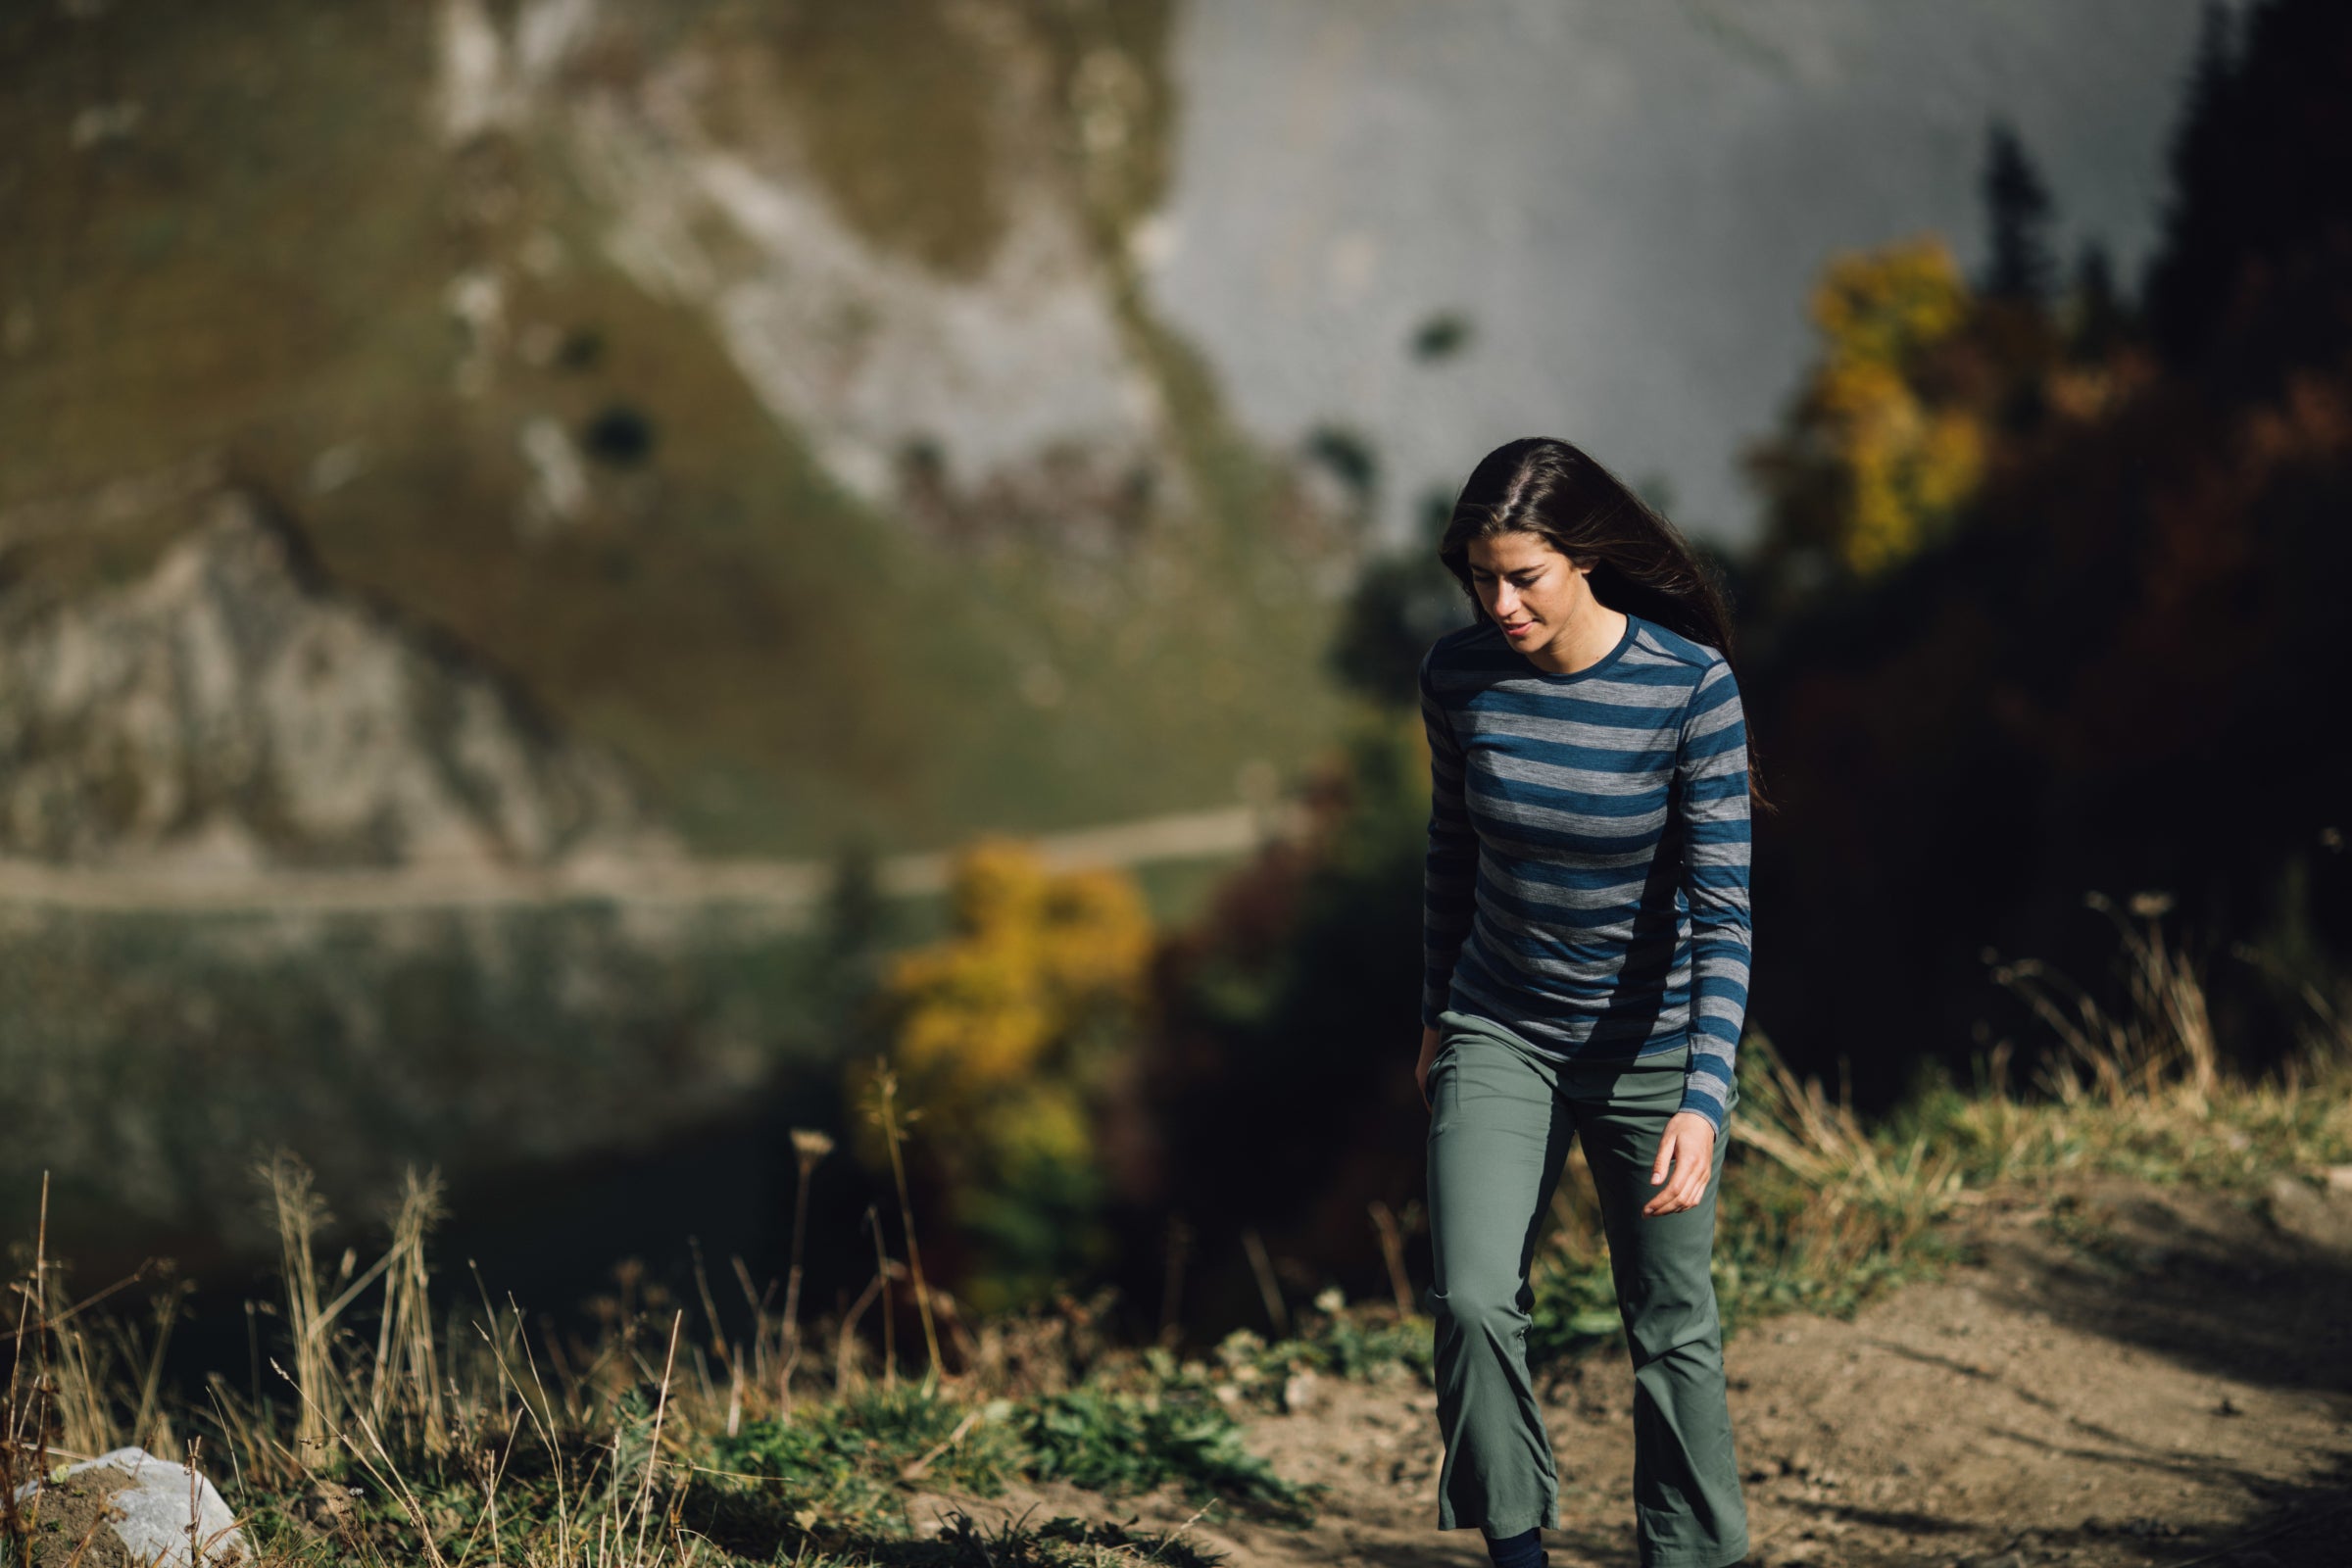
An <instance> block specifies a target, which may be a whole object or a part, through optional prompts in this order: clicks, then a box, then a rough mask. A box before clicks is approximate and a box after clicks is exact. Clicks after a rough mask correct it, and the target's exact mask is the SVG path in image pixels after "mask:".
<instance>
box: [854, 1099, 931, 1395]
mask: <svg viewBox="0 0 2352 1568" xmlns="http://www.w3.org/2000/svg"><path fill="white" fill-rule="evenodd" d="M869 1114H870V1115H872V1117H873V1119H874V1120H875V1121H876V1122H878V1123H879V1124H880V1125H881V1128H882V1141H883V1142H884V1143H885V1144H887V1145H888V1146H889V1147H890V1174H891V1178H892V1180H894V1181H895V1182H897V1183H898V1188H899V1221H900V1225H901V1228H902V1229H904V1230H905V1231H906V1233H907V1273H909V1274H910V1275H912V1276H913V1285H914V1306H915V1310H916V1312H917V1313H919V1314H920V1315H921V1317H922V1320H923V1346H924V1348H925V1349H927V1350H928V1351H929V1352H930V1354H931V1369H930V1371H928V1372H926V1373H924V1374H923V1392H924V1393H926V1394H928V1393H930V1392H931V1391H932V1390H933V1389H934V1388H936V1387H937V1386H938V1385H939V1382H940V1380H941V1378H942V1376H943V1375H944V1372H943V1369H942V1368H941V1366H940V1360H939V1329H938V1327H937V1326H936V1325H935V1324H934V1323H933V1322H932V1321H931V1292H930V1290H929V1288H928V1287H926V1286H925V1284H924V1283H923V1251H922V1249H921V1248H920V1247H919V1246H917V1245H916V1244H915V1239H914V1203H913V1202H912V1201H911V1200H909V1199H908V1198H907V1162H906V1159H905V1158H904V1157H903V1156H902V1154H901V1153H900V1151H899V1143H900V1140H901V1139H902V1138H904V1137H905V1128H906V1127H907V1126H911V1125H913V1123H914V1121H915V1119H916V1118H917V1117H919V1116H920V1115H922V1112H921V1111H920V1110H915V1109H907V1110H902V1109H901V1108H900V1107H899V1075H898V1074H897V1073H896V1072H893V1071H892V1070H891V1068H890V1064H889V1062H888V1061H887V1060H886V1059H884V1058H883V1057H881V1056H876V1057H875V1058H874V1103H873V1105H872V1107H871V1109H870V1111H869ZM875 1234H876V1239H877V1241H878V1240H879V1238H880V1232H879V1231H877V1232H876V1233H875ZM889 1299H890V1298H889V1295H888V1293H887V1291H886V1292H885V1294H884V1296H883V1300H884V1302H885V1303H887V1302H888V1301H889ZM882 1322H883V1328H884V1332H885V1333H887V1332H888V1330H889V1324H890V1315H889V1312H888V1310H887V1305H886V1307H885V1310H884V1313H883V1318H882ZM886 1365H887V1363H886Z"/></svg>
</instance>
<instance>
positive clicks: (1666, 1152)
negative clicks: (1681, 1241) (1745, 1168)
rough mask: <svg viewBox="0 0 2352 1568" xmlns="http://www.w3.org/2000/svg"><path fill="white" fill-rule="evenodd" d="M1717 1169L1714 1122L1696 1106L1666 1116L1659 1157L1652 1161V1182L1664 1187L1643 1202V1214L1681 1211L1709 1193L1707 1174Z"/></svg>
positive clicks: (1653, 1184)
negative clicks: (1692, 1108) (1702, 1114)
mask: <svg viewBox="0 0 2352 1568" xmlns="http://www.w3.org/2000/svg"><path fill="white" fill-rule="evenodd" d="M1714 1170H1715V1124H1714V1123H1713V1122H1711V1121H1709V1120H1707V1118H1706V1117H1704V1116H1701V1115H1700V1114H1699V1113H1698V1112H1697V1111H1695V1110H1678V1111H1676V1112H1675V1113H1674V1114H1673V1115H1672V1116H1670V1117H1668V1118H1667V1121H1666V1132H1665V1134H1664V1136H1662V1137H1660V1138H1659V1140H1658V1157H1657V1158H1656V1159H1655V1160H1653V1161H1651V1162H1650V1167H1649V1185H1650V1186H1652V1187H1656V1186H1659V1185H1660V1184H1661V1183H1663V1184H1664V1188H1665V1190H1664V1191H1663V1192H1660V1193H1659V1194H1658V1195H1657V1196H1656V1197H1654V1198H1652V1199H1651V1200H1650V1201H1648V1202H1646V1203H1644V1204H1642V1213H1643V1214H1644V1215H1653V1216H1654V1215H1658V1214H1679V1213H1681V1212H1682V1211H1683V1210H1684V1209H1686V1208H1690V1207H1691V1206H1693V1205H1694V1204H1696V1203H1697V1202H1698V1201H1699V1200H1700V1199H1701V1198H1704V1197H1705V1196H1706V1194H1707V1178H1708V1177H1709V1176H1711V1175H1713V1174H1714Z"/></svg>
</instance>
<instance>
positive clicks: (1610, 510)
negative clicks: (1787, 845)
mask: <svg viewBox="0 0 2352 1568" xmlns="http://www.w3.org/2000/svg"><path fill="white" fill-rule="evenodd" d="M1502 533H1532V534H1534V535H1535V536H1536V537H1537V538H1539V539H1542V540H1543V541H1544V543H1545V544H1547V545H1549V546H1551V548H1552V549H1554V550H1556V551H1558V552H1559V553H1560V554H1561V555H1563V556H1566V557H1568V558H1569V559H1570V560H1571V561H1574V562H1576V563H1577V564H1579V565H1583V564H1587V563H1590V564H1591V565H1592V568H1593V575H1592V577H1591V579H1590V580H1591V582H1592V586H1593V598H1595V599H1597V600H1599V601H1600V602H1601V603H1602V604H1604V605H1606V606H1608V608H1609V609H1611V610H1616V611H1622V612H1624V613H1627V614H1630V615H1639V616H1641V617H1642V619H1643V620H1647V621H1654V622H1655V623H1657V624H1658V625H1660V626H1663V627H1665V628H1666V629H1667V630H1668V631H1671V632H1674V633H1676V634H1678V635H1680V636H1683V637H1688V638H1689V639H1691V641H1692V642H1694V643H1703V644H1705V645H1706V646H1707V647H1709V648H1712V649H1714V650H1715V651H1716V652H1717V653H1719V654H1721V655H1723V658H1724V662H1726V663H1731V662H1732V660H1733V654H1732V612H1731V606H1730V605H1729V604H1728V603H1727V602H1726V601H1725V599H1724V594H1723V584H1722V583H1721V582H1720V581H1719V580H1718V579H1717V577H1716V574H1715V573H1714V571H1712V570H1711V569H1709V568H1708V566H1707V565H1706V564H1704V563H1703V562H1701V561H1700V560H1699V557H1698V554H1697V553H1696V552H1695V551H1693V550H1692V549H1691V542H1690V541H1689V540H1688V539H1685V538H1684V537H1683V534H1682V530H1681V529H1679V528H1677V527H1676V526H1675V525H1674V524H1673V523H1671V522H1669V521H1668V520H1667V519H1666V517H1665V515H1664V514H1662V513H1660V512H1659V511H1658V510H1657V509H1656V508H1654V507H1652V506H1650V505H1649V503H1648V502H1646V501H1643V500H1642V498H1641V497H1640V496H1638V495H1636V494H1634V492H1633V491H1632V490H1631V489H1629V488H1628V487H1627V486H1626V484H1625V483H1624V481H1622V480H1620V479H1619V478H1618V477H1617V476H1616V475H1615V474H1613V473H1611V472H1610V471H1609V470H1608V469H1606V468H1604V467H1602V466H1600V465H1599V464H1598V463H1596V462H1594V461H1593V458H1592V457H1591V456H1590V455H1589V454H1588V453H1586V452H1585V451H1584V450H1583V449H1582V448H1580V447H1578V446H1576V445H1574V444H1573V443H1570V442H1567V441H1562V440H1559V439H1557V438H1556V437H1552V436H1526V437H1523V438H1522V439H1520V440H1517V441H1507V442H1505V443H1503V444H1502V445H1501V446H1498V447H1496V448H1495V450H1494V451H1492V452H1490V453H1488V454H1487V455H1486V456H1485V457H1484V458H1481V459H1480V460H1479V463H1478V466H1477V467H1475V468H1473V469H1471V470H1470V477H1469V479H1468V480H1467V481H1465V482H1464V484H1463V485H1462V493H1461V494H1460V495H1459V496H1458V497H1456V498H1455V500H1454V503H1453V513H1452V515H1450V516H1449V517H1447V518H1446V531H1445V533H1444V534H1443V535H1442V536H1441V537H1440V538H1439V540H1438V559H1439V560H1440V561H1442V562H1444V563H1445V564H1446V570H1447V571H1450V572H1452V573H1453V576H1454V580H1455V581H1457V582H1459V583H1460V584H1461V585H1462V593H1463V594H1464V595H1465V596H1466V597H1467V598H1468V599H1469V601H1470V610H1471V613H1472V614H1473V615H1474V616H1476V617H1477V618H1479V619H1481V620H1491V619H1492V618H1493V617H1492V616H1490V615H1488V614H1487V607H1486V605H1485V604H1484V603H1482V602H1481V601H1480V599H1479V597H1478V589H1477V587H1476V585H1475V584H1473V583H1472V582H1471V580H1470V544H1471V541H1472V540H1475V539H1491V538H1493V537H1495V535H1496V534H1502ZM1737 673H1738V666H1737V665H1736V664H1735V665H1734V674H1735V675H1736V674H1737ZM1748 739H1749V745H1748V763H1747V793H1748V804H1749V805H1750V806H1751V807H1752V808H1754V809H1760V810H1767V811H1769V810H1772V809H1775V808H1774V806H1773V803H1772V802H1771V801H1770V800H1768V799H1767V798H1766V797H1765V794H1764V786H1763V780H1762V778H1761V777H1760V776H1759V774H1758V773H1757V770H1756V757H1755V745H1754V736H1753V734H1752V733H1751V734H1750V736H1749V737H1748Z"/></svg>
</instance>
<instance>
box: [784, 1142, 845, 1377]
mask: <svg viewBox="0 0 2352 1568" xmlns="http://www.w3.org/2000/svg"><path fill="white" fill-rule="evenodd" d="M792 1152H793V1153H794V1154H795V1155H796V1156H798V1158H799V1160H800V1166H801V1182H800V1186H799V1188H798V1189H797V1190H796V1191H795V1192H794V1194H793V1199H792V1269H791V1272H790V1273H789V1274H787V1275H786V1276H785V1284H784V1349H783V1366H782V1368H781V1370H780V1371H779V1372H778V1373H777V1375H776V1397H777V1399H778V1400H779V1401H781V1402H782V1404H783V1405H784V1406H785V1408H787V1409H790V1408H791V1406H792V1363H793V1362H794V1361H796V1360H798V1359H799V1358H800V1352H801V1256H802V1247H803V1242H804V1239H805V1238H806V1236H807V1234H808V1230H809V1179H810V1178H811V1177H813V1176H814V1175H815V1174H816V1167H817V1165H818V1163H819V1162H820V1161H822V1160H823V1159H824V1157H825V1156H826V1155H827V1154H830V1153H831V1152H833V1139H832V1136H831V1135H830V1134H828V1133H823V1132H819V1131H818V1130H817V1129H816V1128H814V1127H795V1128H794V1129H793V1130H792Z"/></svg>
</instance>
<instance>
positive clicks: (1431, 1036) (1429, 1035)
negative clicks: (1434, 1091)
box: [1413, 1024, 1438, 1111]
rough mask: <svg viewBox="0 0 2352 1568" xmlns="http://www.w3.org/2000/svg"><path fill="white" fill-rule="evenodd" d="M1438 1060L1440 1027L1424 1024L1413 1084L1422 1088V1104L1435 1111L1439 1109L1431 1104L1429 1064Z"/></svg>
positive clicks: (1414, 1066)
mask: <svg viewBox="0 0 2352 1568" xmlns="http://www.w3.org/2000/svg"><path fill="white" fill-rule="evenodd" d="M1437 1059H1438V1026H1437V1025H1436V1024H1424V1025H1422V1027H1421V1059H1420V1060H1419V1061H1416V1062H1414V1063H1413V1082H1414V1083H1415V1084H1416V1085H1418V1086H1419V1087H1420V1090H1421V1103H1422V1104H1423V1105H1424V1106H1425V1107H1427V1108H1428V1109H1430V1110H1433V1111H1434V1110H1436V1109H1437V1108H1438V1107H1437V1106H1436V1105H1434V1104H1431V1103H1430V1099H1429V1064H1430V1063H1431V1062H1433V1061H1435V1060H1437Z"/></svg>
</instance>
